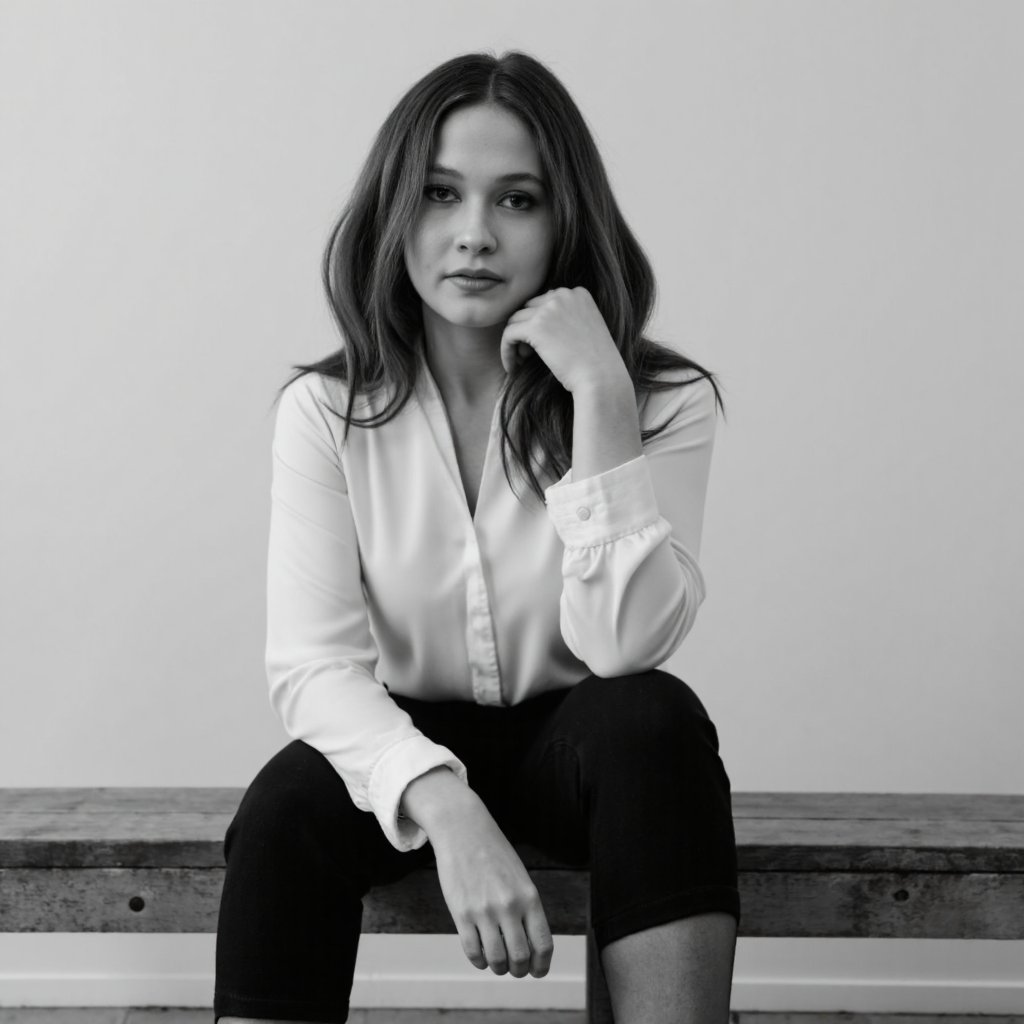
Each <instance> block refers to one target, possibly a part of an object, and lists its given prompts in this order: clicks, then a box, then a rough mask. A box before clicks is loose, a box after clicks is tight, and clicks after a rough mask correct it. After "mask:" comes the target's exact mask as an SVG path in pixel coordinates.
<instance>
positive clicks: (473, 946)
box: [459, 921, 487, 971]
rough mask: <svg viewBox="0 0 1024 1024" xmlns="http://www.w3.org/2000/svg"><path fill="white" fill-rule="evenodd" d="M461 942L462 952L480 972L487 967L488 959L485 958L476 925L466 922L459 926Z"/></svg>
mask: <svg viewBox="0 0 1024 1024" xmlns="http://www.w3.org/2000/svg"><path fill="white" fill-rule="evenodd" d="M459 941H460V942H461V943H462V952H463V953H465V954H466V959H467V960H468V961H469V962H470V963H471V964H472V965H473V966H474V967H476V968H477V969H478V970H481V971H482V970H483V969H484V968H485V967H486V966H487V957H485V956H484V951H483V947H482V946H481V944H480V933H479V932H478V931H477V930H476V925H474V924H473V923H472V922H471V921H467V922H464V923H463V924H461V925H460V926H459Z"/></svg>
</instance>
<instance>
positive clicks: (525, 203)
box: [505, 192, 533, 210]
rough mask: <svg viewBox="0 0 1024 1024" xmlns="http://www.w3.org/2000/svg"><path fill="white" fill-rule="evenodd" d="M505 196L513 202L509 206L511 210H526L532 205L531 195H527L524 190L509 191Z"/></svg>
mask: <svg viewBox="0 0 1024 1024" xmlns="http://www.w3.org/2000/svg"><path fill="white" fill-rule="evenodd" d="M505 198H506V199H510V200H512V201H513V202H514V205H513V206H512V207H511V209H513V210H528V209H530V207H531V206H533V196H528V195H527V194H526V193H525V192H510V193H509V194H508V195H507V196H505Z"/></svg>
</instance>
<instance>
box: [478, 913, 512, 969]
mask: <svg viewBox="0 0 1024 1024" xmlns="http://www.w3.org/2000/svg"><path fill="white" fill-rule="evenodd" d="M477 930H478V931H479V932H480V943H481V945H482V946H483V951H484V956H485V957H486V958H487V966H488V967H490V969H491V970H492V971H493V972H494V973H495V974H508V952H507V951H506V949H505V941H504V939H502V937H501V932H500V931H498V926H497V924H495V922H493V921H486V922H484V921H481V922H480V924H479V925H478V927H477Z"/></svg>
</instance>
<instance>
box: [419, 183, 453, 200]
mask: <svg viewBox="0 0 1024 1024" xmlns="http://www.w3.org/2000/svg"><path fill="white" fill-rule="evenodd" d="M437 192H451V189H450V188H449V187H448V186H447V185H427V187H426V188H424V190H423V194H424V195H425V196H426V197H427V198H428V199H431V198H434V196H433V193H437ZM445 201H446V200H445V199H443V198H442V199H435V202H440V203H443V202H445Z"/></svg>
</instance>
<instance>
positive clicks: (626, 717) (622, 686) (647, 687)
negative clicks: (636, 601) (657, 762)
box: [572, 669, 718, 759]
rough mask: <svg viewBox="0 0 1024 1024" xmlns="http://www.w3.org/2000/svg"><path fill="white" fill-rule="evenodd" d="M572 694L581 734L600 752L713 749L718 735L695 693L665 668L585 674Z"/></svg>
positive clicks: (709, 751) (613, 755) (676, 754)
mask: <svg viewBox="0 0 1024 1024" xmlns="http://www.w3.org/2000/svg"><path fill="white" fill-rule="evenodd" d="M576 691H578V692H576ZM572 696H573V698H574V703H575V704H576V705H577V706H578V713H579V716H580V718H581V721H585V725H584V732H585V734H586V736H587V738H588V739H589V741H590V742H592V743H597V744H600V746H601V748H602V753H603V754H604V755H605V756H608V757H611V758H613V759H617V758H618V757H622V758H629V757H634V758H635V757H636V755H637V753H640V754H648V755H651V754H653V753H654V752H656V751H660V750H664V751H666V752H669V753H671V754H672V755H673V756H674V757H679V756H685V755H687V754H691V755H695V756H696V755H700V754H715V755H717V753H718V734H717V732H716V730H715V726H714V723H713V722H712V721H711V719H710V717H709V716H708V713H707V710H706V709H705V707H704V705H703V703H702V702H701V700H700V698H699V697H698V696H697V694H696V693H695V692H694V691H693V690H692V689H691V688H690V687H689V686H688V685H687V684H686V683H685V682H683V680H681V679H679V678H677V677H676V676H674V675H672V674H671V673H669V672H665V671H663V670H661V669H650V670H648V671H645V672H638V673H635V674H633V675H624V676H614V677H609V678H603V677H600V676H589V677H588V678H586V679H584V680H582V681H581V682H579V683H577V685H576V687H575V688H574V692H573V694H572Z"/></svg>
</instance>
